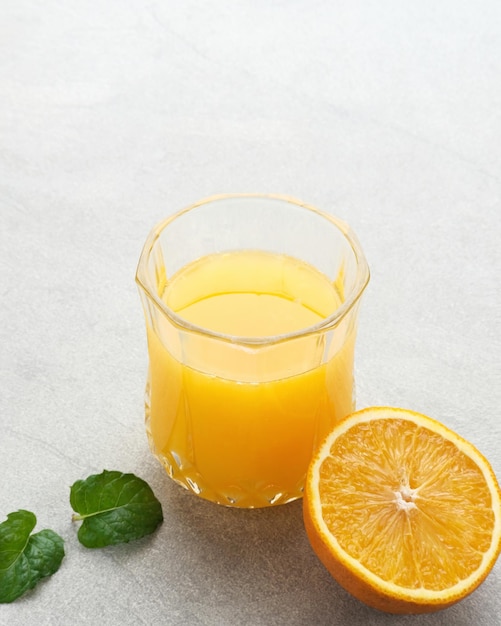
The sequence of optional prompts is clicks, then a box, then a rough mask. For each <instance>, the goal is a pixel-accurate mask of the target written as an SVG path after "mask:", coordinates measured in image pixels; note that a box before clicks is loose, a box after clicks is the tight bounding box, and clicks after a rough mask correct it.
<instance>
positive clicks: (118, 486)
mask: <svg viewBox="0 0 501 626" xmlns="http://www.w3.org/2000/svg"><path fill="white" fill-rule="evenodd" d="M70 504H71V507H72V509H73V510H74V511H76V513H78V515H73V518H72V519H73V521H78V520H83V523H82V525H81V526H80V528H79V530H78V539H79V541H80V543H82V544H83V545H84V546H86V547H87V548H102V547H104V546H109V545H114V544H117V543H127V542H129V541H134V540H135V539H140V538H141V537H144V536H145V535H149V534H150V533H152V532H153V531H154V530H155V529H156V528H157V526H158V525H159V524H160V523H161V522H162V521H163V514H162V507H161V505H160V502H159V501H158V500H157V498H156V497H155V494H154V493H153V491H152V490H151V487H150V486H149V485H148V483H146V482H145V481H144V480H142V479H141V478H138V477H137V476H135V475H134V474H122V473H121V472H115V471H113V472H110V471H107V470H104V471H103V472H102V474H93V475H92V476H89V477H88V478H86V479H85V480H77V481H76V482H75V483H74V484H73V485H72V487H71V491H70Z"/></svg>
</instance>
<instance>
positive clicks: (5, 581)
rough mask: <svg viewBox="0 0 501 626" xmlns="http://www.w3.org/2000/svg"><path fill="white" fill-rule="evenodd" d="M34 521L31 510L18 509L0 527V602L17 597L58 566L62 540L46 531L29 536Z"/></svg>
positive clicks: (62, 546)
mask: <svg viewBox="0 0 501 626" xmlns="http://www.w3.org/2000/svg"><path fill="white" fill-rule="evenodd" d="M36 522H37V518H36V517H35V515H34V514H33V513H31V511H24V510H19V511H16V512H14V513H9V514H8V515H7V520H6V521H5V522H2V523H1V524H0V603H7V602H12V601H13V600H15V599H16V598H19V596H22V595H23V594H24V593H25V592H26V591H28V590H29V589H32V588H33V587H34V586H35V585H36V584H37V583H38V582H39V581H40V580H41V579H42V578H45V577H46V576H51V575H52V574H54V573H55V572H57V570H58V569H59V566H60V565H61V561H62V560H63V557H64V542H63V539H62V538H61V537H60V536H59V535H58V534H57V533H55V532H54V531H52V530H49V529H46V530H41V531H40V532H38V533H35V534H34V535H32V534H31V532H32V530H33V529H34V528H35V525H36Z"/></svg>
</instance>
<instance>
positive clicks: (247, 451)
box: [147, 251, 355, 507]
mask: <svg viewBox="0 0 501 626" xmlns="http://www.w3.org/2000/svg"><path fill="white" fill-rule="evenodd" d="M340 278H341V277H340ZM336 283H338V284H334V283H332V282H330V281H329V280H328V279H327V277H325V276H324V275H323V274H321V273H320V272H318V271H317V270H316V269H314V268H313V267H311V266H309V265H307V264H305V263H303V262H301V261H299V260H297V259H293V258H291V257H287V256H283V255H275V254H271V253H264V252H256V251H239V252H228V253H223V254H217V255H212V256H208V257H205V258H202V259H200V260H198V261H196V262H195V263H192V264H190V265H188V266H186V267H185V268H183V269H181V270H180V271H179V272H178V273H177V274H176V275H174V276H173V277H172V278H171V279H169V280H167V279H165V280H164V281H163V282H162V281H159V285H158V290H159V294H160V295H161V297H162V299H163V300H164V302H165V303H166V304H167V306H168V307H169V308H170V309H171V310H173V311H174V312H175V313H176V314H177V315H179V316H180V317H182V318H183V320H185V321H186V322H188V323H190V324H192V325H194V329H195V332H187V331H185V330H182V329H180V328H179V327H177V326H176V325H175V324H173V323H172V322H170V321H169V320H168V319H167V318H166V317H163V316H162V318H161V319H160V320H159V321H157V323H156V324H153V326H154V327H152V326H149V327H148V345H149V354H150V372H149V384H148V399H147V402H148V417H147V422H148V423H147V428H148V434H149V438H150V443H151V446H152V448H153V450H154V452H155V454H156V455H157V456H158V457H159V458H160V459H161V461H162V462H163V464H164V466H165V467H166V469H167V471H168V472H169V474H170V475H171V476H172V477H173V478H174V479H175V480H177V481H178V482H180V483H181V484H184V485H185V486H187V487H188V488H189V489H192V490H193V491H195V492H197V493H199V494H200V495H201V496H202V497H205V498H207V499H210V500H214V501H216V502H220V503H223V504H232V505H235V506H245V507H249V506H267V505H270V504H275V503H280V502H287V501H289V500H292V499H295V498H297V497H300V496H301V495H302V486H303V481H304V476H305V473H306V469H307V466H308V463H309V460H310V457H311V454H312V452H313V449H314V447H315V446H316V445H317V444H318V443H319V440H320V439H321V438H323V437H324V435H325V434H326V433H327V431H328V430H329V429H330V428H331V426H332V425H333V423H334V422H335V421H336V420H338V419H340V418H342V417H343V416H345V415H346V414H347V413H349V412H351V410H352V409H353V398H352V397H353V377H352V370H353V348H354V335H355V329H354V328H353V327H352V325H350V324H349V323H348V322H347V321H346V322H342V323H341V325H340V327H339V328H337V329H334V330H331V331H328V332H323V333H312V334H306V335H301V336H299V337H297V338H289V339H284V338H282V339H280V335H284V334H287V333H294V332H295V331H300V330H301V329H304V328H307V327H311V326H313V325H315V324H318V323H320V322H322V320H323V319H325V318H326V317H328V316H329V315H331V314H332V313H333V312H334V311H335V310H336V309H337V308H338V307H339V305H340V304H341V303H342V299H343V296H342V289H341V280H339V281H336ZM196 327H202V328H205V329H208V330H211V331H214V332H215V333H222V334H224V335H230V336H231V338H230V339H229V340H221V339H217V338H211V337H207V335H205V334H201V333H198V332H196ZM263 337H270V338H271V337H275V339H274V340H270V341H268V342H263V343H258V344H256V343H254V344H253V343H252V340H253V339H254V340H255V339H256V338H263ZM238 338H247V342H246V341H245V339H244V340H239V339H238Z"/></svg>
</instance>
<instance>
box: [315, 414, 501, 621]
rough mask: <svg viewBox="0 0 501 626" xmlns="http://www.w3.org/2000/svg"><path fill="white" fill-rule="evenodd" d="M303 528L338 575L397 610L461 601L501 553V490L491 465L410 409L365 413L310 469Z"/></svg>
mask: <svg viewBox="0 0 501 626" xmlns="http://www.w3.org/2000/svg"><path fill="white" fill-rule="evenodd" d="M304 521H305V527H306V531H307V534H308V538H309V540H310V543H311V545H312V547H313V549H314V551H315V552H316V553H317V555H318V557H319V558H320V560H321V561H322V562H323V564H324V565H325V566H326V567H327V569H328V570H329V571H330V573H331V574H332V576H333V577H334V578H335V579H336V580H337V581H338V582H339V583H340V584H341V585H342V586H343V587H344V588H345V589H346V590H347V591H349V592H350V593H352V594H353V595H354V596H355V597H357V598H358V599H359V600H361V601H362V602H365V603H366V604H368V605H369V606H372V607H374V608H377V609H379V610H382V611H387V612H389V613H426V612H431V611H435V610H438V609H442V608H445V607H447V606H450V605H451V604H454V603H455V602H457V601H458V600H461V599H462V598H464V597H465V596H467V595H468V594H469V593H471V592H472V591H473V590H474V589H476V588H477V587H478V585H479V584H480V583H481V582H482V581H483V580H484V579H485V577H486V576H487V574H488V573H489V572H490V570H491V569H492V567H493V565H494V563H495V561H496V559H497V557H498V556H499V553H500V551H501V493H500V489H499V485H498V483H497V480H496V477H495V475H494V472H493V470H492V468H491V466H490V465H489V463H488V461H487V460H486V459H485V458H484V457H483V456H482V454H481V453H480V452H479V451H478V450H477V449H476V448H475V447H474V446H473V445H472V444H470V443H469V442H467V441H466V440H464V439H463V438H462V437H460V436H459V435H457V434H456V433H454V432H452V431H451V430H449V429H448V428H447V427H446V426H444V425H443V424H440V423H439V422H437V421H436V420H433V419H431V418H429V417H426V416H425V415H421V414H419V413H415V412H413V411H408V410H405V409H396V408H388V407H375V408H369V409H364V410H362V411H358V412H356V413H353V414H352V415H350V416H348V417H347V418H346V419H345V420H343V421H342V422H341V423H339V424H338V425H337V426H336V427H334V429H333V430H332V431H331V433H330V434H329V435H328V436H327V438H326V439H325V441H324V442H323V444H322V445H321V446H320V448H319V450H318V451H317V453H316V455H315V456H314V458H313V459H312V461H311V464H310V467H309V470H308V474H307V479H306V485H305V496H304Z"/></svg>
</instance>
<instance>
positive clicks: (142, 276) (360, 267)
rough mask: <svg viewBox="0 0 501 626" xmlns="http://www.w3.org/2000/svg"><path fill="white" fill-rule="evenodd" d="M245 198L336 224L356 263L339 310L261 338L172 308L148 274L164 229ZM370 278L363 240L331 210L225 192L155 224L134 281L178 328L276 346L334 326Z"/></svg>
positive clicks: (280, 198)
mask: <svg viewBox="0 0 501 626" xmlns="http://www.w3.org/2000/svg"><path fill="white" fill-rule="evenodd" d="M246 198H256V199H259V198H261V199H266V200H277V201H281V202H284V203H287V204H292V205H294V206H296V207H299V208H302V209H305V210H307V211H310V212H312V213H315V214H316V215H318V216H320V217H322V218H323V219H325V220H327V221H328V222H330V223H331V224H333V225H334V226H335V227H336V228H337V229H338V230H339V231H340V232H341V234H342V235H343V236H344V238H345V239H346V241H347V242H348V243H349V245H350V247H351V249H352V251H353V254H354V255H355V259H356V262H357V272H356V279H355V284H354V286H353V288H352V289H351V291H350V294H349V295H348V297H347V298H346V299H345V300H344V302H343V303H342V304H341V305H340V306H339V307H338V308H336V310H335V311H334V312H333V313H331V315H329V316H327V317H326V318H324V319H322V320H321V321H320V322H317V323H316V324H313V325H311V326H306V327H304V328H300V329H298V330H294V331H292V332H288V333H281V334H278V335H263V336H262V337H245V336H243V335H230V334H226V333H220V332H217V331H214V330H210V329H208V328H204V327H203V326H198V325H196V324H192V323H191V322H189V321H188V320H186V319H185V318H183V317H182V316H181V315H178V314H177V313H176V312H175V311H173V310H172V309H171V308H170V307H169V306H167V304H166V303H165V302H164V301H163V300H162V298H160V297H159V296H158V294H157V291H156V288H155V285H152V282H151V280H150V278H149V274H148V271H147V265H148V261H149V259H150V257H151V253H152V251H153V248H154V245H155V243H156V242H157V241H158V239H159V238H160V236H161V234H162V232H163V231H164V230H165V228H166V227H167V226H168V225H169V224H171V223H172V222H174V221H175V220H176V219H178V218H179V217H181V216H183V215H185V214H186V213H189V212H190V211H192V210H194V209H197V208H199V207H201V206H204V205H208V204H211V203H214V202H218V201H220V200H231V199H236V200H238V199H246ZM369 279H370V271H369V265H368V263H367V259H366V258H365V255H364V253H363V251H362V247H361V245H360V242H359V241H358V238H357V236H356V235H355V233H354V232H353V230H352V229H351V228H350V226H348V224H347V223H346V222H344V221H343V220H341V219H340V218H338V217H335V216H333V215H330V214H329V213H327V212H325V211H322V210H320V209H317V208H316V207H314V206H312V205H310V204H307V203H305V202H302V201H301V200H298V199H296V198H293V197H291V196H287V195H282V194H263V193H225V194H216V195H212V196H208V197H206V198H203V199H201V200H198V201H197V202H195V203H193V204H190V205H188V206H186V207H185V208H183V209H181V210H179V211H176V212H175V213H173V214H172V215H170V216H169V217H167V218H165V219H164V220H162V221H160V222H159V223H157V224H156V226H154V227H153V228H152V230H151V231H150V233H149V235H148V236H147V238H146V241H145V243H144V245H143V248H142V251H141V254H140V256H139V262H138V265H137V270H136V276H135V280H136V283H137V285H138V286H139V287H140V288H141V289H142V290H143V292H144V294H145V295H146V296H148V297H149V298H150V299H151V300H152V301H153V303H154V304H155V305H156V306H157V307H158V308H159V309H160V311H161V312H162V313H164V314H165V315H166V316H167V317H168V318H169V320H170V321H171V322H172V323H173V324H174V325H175V326H177V327H178V328H181V329H183V330H186V331H189V332H190V333H195V334H198V335H203V336H206V337H210V338H213V339H217V340H219V341H224V342H228V343H233V344H238V345H246V346H250V347H252V346H254V347H258V346H266V345H273V344H276V343H281V342H285V341H289V340H291V339H298V338H300V337H306V336H308V335H314V334H317V333H322V332H325V331H327V330H329V329H331V328H333V327H335V326H336V325H337V324H338V323H339V322H340V321H341V320H342V319H343V318H344V317H345V315H346V314H347V313H348V312H349V311H350V310H351V309H352V308H353V307H354V306H355V304H356V303H357V301H358V300H359V299H360V297H361V295H362V293H363V292H364V290H365V288H366V287H367V284H368V283H369Z"/></svg>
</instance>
